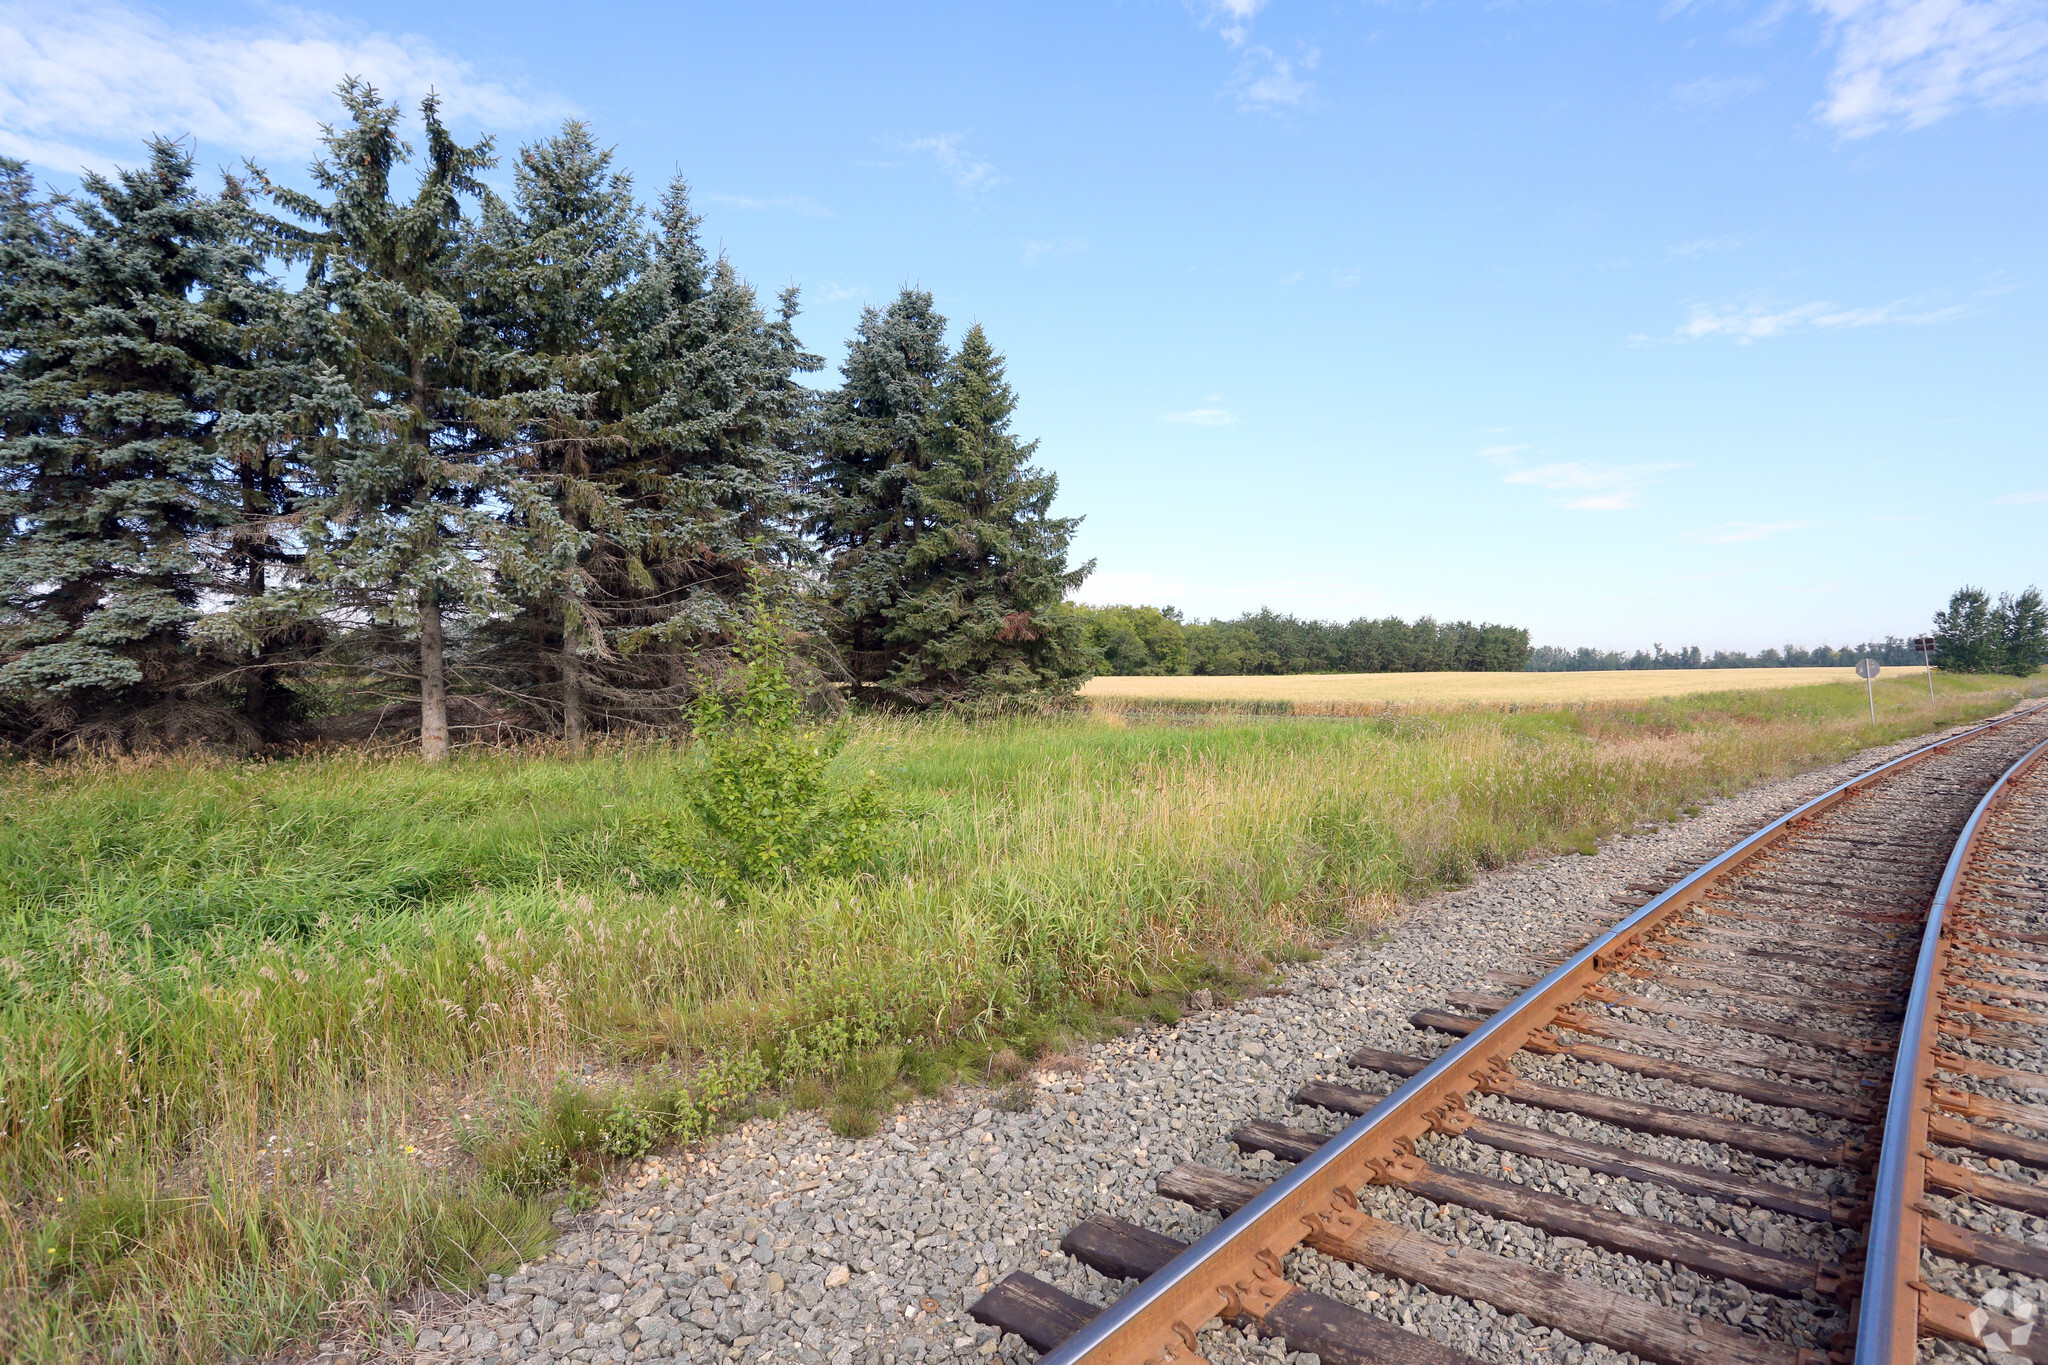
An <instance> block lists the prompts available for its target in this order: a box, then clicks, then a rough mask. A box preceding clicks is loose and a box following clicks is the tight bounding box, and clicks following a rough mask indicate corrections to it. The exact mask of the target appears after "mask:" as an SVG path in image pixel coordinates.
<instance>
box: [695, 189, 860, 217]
mask: <svg viewBox="0 0 2048 1365" xmlns="http://www.w3.org/2000/svg"><path fill="white" fill-rule="evenodd" d="M704 202H705V203H707V204H716V205H718V206H719V207H720V208H726V209H744V210H746V211H747V212H750V213H766V212H774V213H798V214H802V215H803V216H804V217H806V218H836V217H838V216H839V215H838V214H836V213H834V212H832V210H830V209H828V208H826V207H825V206H824V205H823V204H821V203H819V202H818V201H817V200H815V199H807V198H805V197H804V196H803V195H800V194H783V195H777V196H775V197H774V198H770V199H761V198H756V197H755V196H753V195H751V194H707V195H705V196H704Z"/></svg>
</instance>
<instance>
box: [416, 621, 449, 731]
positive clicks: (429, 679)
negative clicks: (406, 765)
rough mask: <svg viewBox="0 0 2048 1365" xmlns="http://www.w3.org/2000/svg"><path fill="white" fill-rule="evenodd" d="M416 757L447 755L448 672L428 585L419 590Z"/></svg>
mask: <svg viewBox="0 0 2048 1365" xmlns="http://www.w3.org/2000/svg"><path fill="white" fill-rule="evenodd" d="M420 757H421V758H423V759H425V760H426V761H427V762H429V763H441V762H445V761H446V760H447V758H448V675H447V672H446V669H445V667H444V663H443V659H442V643H441V598H440V595H439V594H438V593H437V592H436V591H435V590H434V589H433V587H431V586H429V587H426V588H422V589H421V590H420Z"/></svg>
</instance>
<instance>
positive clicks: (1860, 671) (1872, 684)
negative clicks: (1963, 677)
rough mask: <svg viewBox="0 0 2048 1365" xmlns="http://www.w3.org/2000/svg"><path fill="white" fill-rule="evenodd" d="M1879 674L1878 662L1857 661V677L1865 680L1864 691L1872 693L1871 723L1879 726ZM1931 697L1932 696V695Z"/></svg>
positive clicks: (1870, 660)
mask: <svg viewBox="0 0 2048 1365" xmlns="http://www.w3.org/2000/svg"><path fill="white" fill-rule="evenodd" d="M1877 673H1878V666H1877V660H1875V659H1858V660H1857V661H1856V676H1857V677H1859V678H1861V679H1863V687H1864V690H1865V691H1867V692H1869V693H1870V723H1871V724H1872V725H1875V724H1877ZM1929 695H1932V694H1931V693H1930V694H1929Z"/></svg>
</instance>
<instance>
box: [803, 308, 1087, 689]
mask: <svg viewBox="0 0 2048 1365" xmlns="http://www.w3.org/2000/svg"><path fill="white" fill-rule="evenodd" d="M945 329H946V320H945V318H943V317H942V316H940V315H939V314H938V313H937V312H936V311H935V310H934V309H933V307H932V299H931V295H929V294H927V293H924V292H922V291H920V290H915V289H905V290H904V291H903V292H902V294H901V295H899V296H898V297H897V299H896V301H895V302H894V303H893V304H891V305H890V306H889V308H888V309H887V311H885V312H882V311H877V310H875V309H872V308H871V309H869V310H868V311H867V313H866V314H865V315H864V316H863V317H862V319H861V324H860V329H859V333H858V334H857V336H856V337H855V339H854V341H853V344H852V346H851V347H850V349H849V352H848V356H847V360H846V363H845V366H844V369H843V373H844V376H845V384H844V386H843V387H842V388H841V389H840V390H839V392H838V393H836V394H834V395H832V396H831V397H830V398H829V399H828V400H827V402H826V405H825V412H824V416H823V447H824V448H823V457H822V459H821V461H820V465H819V469H818V481H819V483H820V485H821V487H822V489H823V490H824V493H825V496H826V498H827V499H828V502H827V506H826V508H825V510H824V512H823V513H822V514H821V515H820V516H819V517H818V518H817V520H816V521H815V522H814V527H815V529H816V531H817V533H818V535H819V538H820V539H821V541H822V542H823V543H824V546H825V548H826V551H827V553H828V554H829V556H830V561H829V573H828V579H827V583H828V593H829V597H830V601H831V604H832V606H833V609H834V611H835V613H836V615H837V617H838V621H839V625H838V631H839V637H840V640H841V642H842V644H843V646H844V648H845V652H846V658H847V661H848V664H849V667H850V670H851V673H852V677H853V681H854V684H855V688H856V690H857V692H858V694H859V695H861V696H862V697H864V698H866V699H868V700H870V701H873V702H877V703H880V704H883V705H889V706H896V707H903V708H912V709H917V708H924V707H929V706H934V705H939V704H958V703H985V702H991V701H998V700H1003V699H1012V698H1030V699H1038V698H1046V697H1057V696H1062V695H1068V694H1071V693H1072V692H1073V690H1074V689H1075V688H1077V687H1078V686H1079V685H1080V683H1081V682H1082V681H1083V680H1084V679H1085V678H1086V677H1087V676H1088V674H1089V673H1090V671H1091V670H1092V665H1093V661H1094V654H1093V652H1092V651H1091V650H1090V649H1089V648H1088V647H1087V644H1086V640H1085V624H1084V622H1083V620H1082V619H1081V617H1080V616H1079V615H1078V614H1077V613H1075V612H1073V611H1072V610H1070V609H1068V608H1067V607H1066V606H1065V601H1064V599H1065V597H1066V594H1067V593H1068V592H1070V591H1071V590H1073V589H1074V588H1077V587H1079V586H1080V584H1081V583H1082V581H1083V580H1084V579H1086V578H1087V576H1088V574H1089V572H1090V571H1091V570H1092V569H1093V568H1094V565H1093V563H1092V562H1090V563H1088V564H1084V565H1081V566H1079V567H1069V566H1068V563H1067V547H1068V544H1069V542H1071V540H1072V539H1073V535H1074V530H1075V528H1076V527H1077V526H1079V524H1080V520H1079V518H1075V517H1054V516H1052V515H1051V505H1052V500H1053V498H1054V496H1055V494H1057V492H1058V491H1059V482H1058V480H1057V478H1055V477H1054V476H1053V475H1051V474H1049V473H1047V472H1045V471H1044V470H1041V469H1038V468H1036V467H1034V466H1032V465H1031V464H1030V459H1031V456H1032V455H1033V454H1034V453H1035V451H1036V450H1037V443H1036V442H1029V441H1021V440H1019V439H1018V438H1017V436H1016V435H1015V434H1014V433H1013V432H1012V431H1011V430H1010V418H1011V415H1012V413H1014V412H1015V410H1016V406H1017V398H1016V394H1015V392H1014V391H1013V390H1012V389H1011V387H1010V384H1009V381H1008V379H1007V378H1006V377H1005V375H1004V362H1003V358H1002V357H1001V356H1000V355H998V354H997V353H996V351H995V348H994V347H993V346H991V345H990V344H989V340H988V337H987V334H986V333H985V332H984V331H983V330H982V328H981V327H980V326H979V325H976V326H974V327H971V328H969V329H968V332H967V335H966V337H965V338H964V339H963V340H962V343H961V346H960V349H959V351H958V352H957V353H949V352H948V351H947V348H946V344H945Z"/></svg>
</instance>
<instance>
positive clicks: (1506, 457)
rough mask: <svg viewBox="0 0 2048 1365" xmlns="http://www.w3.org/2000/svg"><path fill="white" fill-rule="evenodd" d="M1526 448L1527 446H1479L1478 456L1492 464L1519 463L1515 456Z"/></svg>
mask: <svg viewBox="0 0 2048 1365" xmlns="http://www.w3.org/2000/svg"><path fill="white" fill-rule="evenodd" d="M1528 448H1529V447H1527V446H1481V447H1480V448H1479V458H1480V459H1482V460H1484V461H1486V462H1487V463H1488V464H1494V465H1503V466H1505V465H1513V464H1519V463H1520V461H1518V460H1517V459H1516V458H1515V457H1516V456H1517V455H1520V454H1521V453H1522V452H1523V451H1525V450H1527V449H1528Z"/></svg>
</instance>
